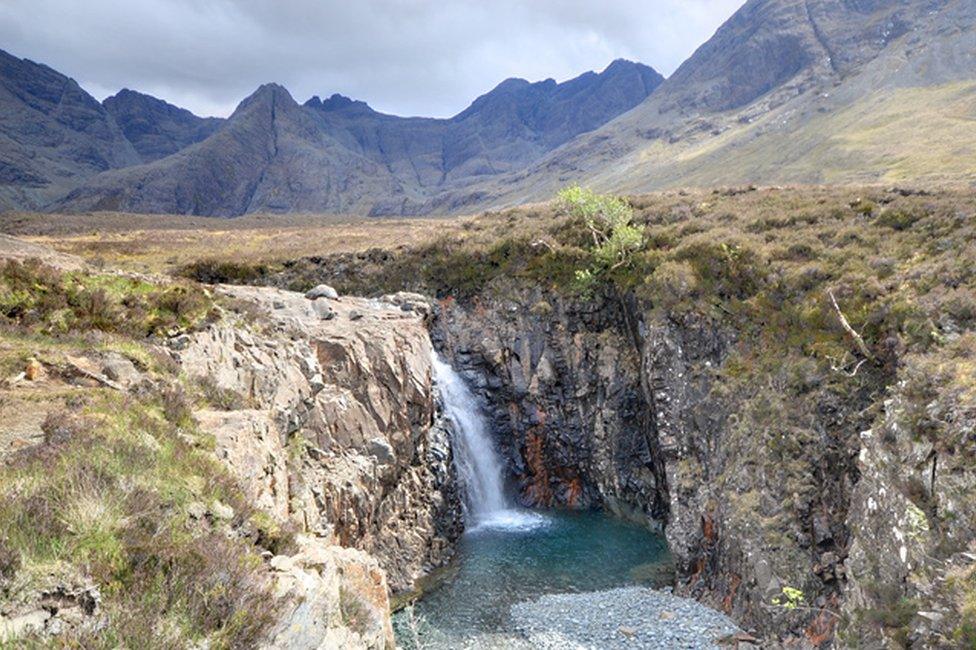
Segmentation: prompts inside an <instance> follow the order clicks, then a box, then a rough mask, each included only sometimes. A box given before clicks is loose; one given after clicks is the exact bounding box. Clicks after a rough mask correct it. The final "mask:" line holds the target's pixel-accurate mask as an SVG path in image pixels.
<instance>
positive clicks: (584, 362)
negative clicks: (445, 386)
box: [435, 287, 666, 526]
mask: <svg viewBox="0 0 976 650" xmlns="http://www.w3.org/2000/svg"><path fill="white" fill-rule="evenodd" d="M508 289H509V290H505V291H499V292H498V295H503V296H505V297H504V298H492V297H489V296H482V297H480V298H479V299H478V301H477V302H476V304H475V305H473V306H461V305H458V304H457V303H455V302H454V301H452V300H447V301H444V302H443V303H442V304H441V311H440V316H439V319H438V323H437V327H436V330H435V337H436V338H437V340H438V342H439V343H440V345H442V346H443V347H444V349H445V350H446V351H447V352H448V353H450V354H453V357H454V363H455V365H456V366H457V367H459V368H461V369H462V374H464V376H465V377H466V378H467V379H468V380H469V381H470V382H471V384H472V385H473V386H474V387H475V388H476V389H477V390H478V392H479V393H480V394H481V396H482V397H483V398H484V399H485V400H486V402H487V403H488V404H489V409H488V413H489V415H490V417H491V420H492V424H493V426H492V430H493V431H494V432H495V435H496V436H497V440H498V443H499V445H500V447H501V448H502V450H503V451H504V453H505V455H506V456H507V458H508V460H509V463H510V465H511V466H512V467H513V468H514V471H515V474H516V476H517V480H518V486H519V493H520V497H521V500H522V501H523V502H524V503H526V504H528V505H534V506H545V507H550V506H569V507H589V506H596V505H602V506H606V507H608V508H610V509H611V510H613V511H615V512H618V513H620V514H622V515H625V516H628V517H631V518H634V519H637V520H639V521H642V522H643V523H646V524H648V525H650V526H657V525H659V523H660V522H662V521H663V520H664V517H665V509H666V502H665V501H664V500H663V495H664V493H665V491H664V489H663V486H662V485H660V484H659V481H660V477H661V476H662V473H661V472H662V469H661V468H660V467H658V466H657V464H656V459H657V458H659V457H660V454H659V453H658V450H657V441H656V440H655V439H654V437H653V435H652V432H653V430H652V428H651V422H650V419H649V416H650V412H649V410H648V408H647V402H646V400H645V398H644V395H643V392H642V390H641V384H640V366H639V362H640V359H639V356H638V355H637V354H636V353H635V349H634V343H633V340H632V338H631V333H630V332H628V331H627V330H626V329H623V328H621V327H618V324H619V323H621V322H622V321H623V306H622V304H621V303H619V302H615V301H607V302H606V303H604V304H601V305H599V306H594V305H584V304H579V303H573V302H571V301H565V300H562V299H560V298H559V297H558V296H553V295H550V294H547V293H545V292H542V291H539V290H527V291H523V292H521V293H520V292H519V291H518V290H516V289H514V287H509V288H508Z"/></svg>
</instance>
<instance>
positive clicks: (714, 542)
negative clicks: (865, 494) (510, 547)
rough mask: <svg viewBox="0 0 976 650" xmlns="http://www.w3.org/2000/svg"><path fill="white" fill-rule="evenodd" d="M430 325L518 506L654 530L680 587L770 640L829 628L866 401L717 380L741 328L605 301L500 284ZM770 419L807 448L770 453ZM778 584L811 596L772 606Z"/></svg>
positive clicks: (813, 638)
mask: <svg viewBox="0 0 976 650" xmlns="http://www.w3.org/2000/svg"><path fill="white" fill-rule="evenodd" d="M436 332H437V336H436V340H437V341H438V342H439V343H440V344H441V345H444V346H445V347H446V348H447V349H448V350H452V351H453V353H454V357H455V362H456V363H457V364H458V365H459V366H460V367H462V368H465V369H467V370H468V371H469V372H468V375H469V378H470V379H471V380H472V382H473V383H474V384H475V385H476V386H477V387H478V388H479V390H480V393H481V395H482V396H483V398H484V399H485V400H486V402H487V403H488V404H489V412H490V414H491V416H492V418H493V421H494V424H495V428H494V430H495V431H496V432H497V434H498V436H499V438H498V443H499V445H500V446H501V447H502V448H503V449H505V450H506V453H507V456H508V458H509V460H510V462H511V466H512V468H513V472H514V474H515V475H516V478H517V480H518V481H519V486H520V488H521V495H522V498H523V500H524V501H525V502H527V503H530V504H538V505H559V506H571V507H573V506H587V505H599V506H603V507H606V508H608V509H610V510H613V511H615V512H618V513H621V514H623V515H625V516H629V517H631V518H636V519H638V520H641V521H643V522H644V523H646V524H647V525H649V526H655V527H656V526H663V527H664V532H665V535H666V537H667V539H668V543H669V547H670V550H671V552H672V554H673V556H674V559H675V563H676V568H677V571H678V591H679V593H682V594H685V595H693V596H695V597H698V598H699V599H701V600H703V601H705V602H706V603H708V604H710V605H712V606H714V607H716V608H718V609H721V610H723V611H725V612H727V613H729V614H731V615H732V616H733V617H734V618H735V619H736V620H737V621H739V622H740V623H742V624H744V625H745V626H747V627H749V628H751V629H753V630H755V631H757V632H759V633H760V634H762V635H764V636H768V637H770V638H777V637H781V635H783V634H785V635H786V636H789V635H790V632H789V631H795V630H797V629H801V630H803V636H804V637H806V641H805V642H812V643H814V644H815V645H816V644H817V643H820V642H821V641H823V640H826V639H830V638H832V635H833V633H834V631H835V627H836V623H837V620H836V614H831V612H832V611H833V610H834V609H836V606H837V603H838V602H839V601H840V597H841V587H842V585H843V583H844V580H845V577H846V576H845V573H844V571H845V569H844V566H843V562H844V557H845V556H846V544H847V543H848V540H849V538H848V534H847V529H846V526H845V517H846V516H847V505H848V500H849V498H850V486H851V484H852V483H853V472H854V471H855V470H854V463H853V456H852V454H851V452H850V448H849V445H850V439H851V438H852V437H856V432H857V431H858V430H859V426H863V424H864V417H865V416H864V414H863V413H862V411H863V410H864V408H865V406H866V402H865V401H861V398H862V397H863V396H859V395H857V394H855V396H854V397H852V398H849V399H840V398H839V397H838V396H837V395H832V394H831V392H830V391H829V390H823V391H810V392H809V398H808V399H804V400H802V401H795V402H792V403H790V404H787V403H785V402H782V401H777V400H778V399H781V398H780V397H779V395H778V393H777V391H776V389H775V385H776V383H777V382H780V381H786V380H787V379H786V378H785V377H779V376H778V375H776V374H775V373H774V374H773V375H771V378H770V386H769V387H766V386H753V385H737V384H734V383H729V382H728V381H727V380H723V381H721V382H719V381H718V369H719V368H720V367H721V366H722V363H723V361H724V360H725V359H726V357H727V356H728V354H729V351H730V350H731V349H732V348H733V346H734V345H735V343H736V335H735V333H734V331H732V330H730V329H726V328H725V327H723V326H721V325H719V324H718V323H716V322H712V321H707V320H702V319H700V318H699V317H691V316H688V317H686V318H685V319H684V320H681V319H678V318H675V317H672V316H668V315H665V314H662V313H661V312H659V311H655V310H654V309H653V308H652V307H651V306H650V305H642V304H640V303H638V302H635V301H633V300H632V299H621V298H619V297H616V296H609V295H608V296H605V297H602V298H599V299H597V300H594V301H585V300H574V299H572V298H567V297H565V296H563V297H561V296H559V295H556V294H550V293H546V292H542V291H540V290H538V289H528V288H522V289H518V288H516V287H515V286H510V285H508V284H504V283H502V284H499V283H497V282H496V283H495V284H494V285H493V286H492V287H491V289H490V290H488V291H485V292H483V293H482V294H481V295H479V296H478V297H477V298H475V299H474V300H473V301H472V302H470V303H465V304H463V305H459V304H458V303H454V302H452V301H447V302H445V303H443V304H442V309H441V313H440V316H439V319H438V322H437V327H436ZM757 404H766V405H767V406H766V408H769V409H770V411H769V412H768V413H758V412H755V409H756V408H758V407H757ZM777 426H789V427H792V428H791V442H790V444H791V445H800V446H801V447H802V449H800V448H796V449H790V450H789V451H787V450H785V449H783V448H780V447H779V446H778V445H781V444H783V443H782V442H781V441H779V440H778V439H773V438H775V437H776V434H775V433H774V431H775V428H776V427H777ZM824 430H827V431H830V432H831V433H830V434H825V433H818V431H824ZM763 432H767V433H763ZM769 435H772V436H773V438H769V437H768V436H769ZM784 587H787V588H795V589H798V590H800V591H801V592H802V593H803V594H804V599H805V600H804V602H805V603H806V605H804V607H803V608H801V609H799V610H793V609H787V608H783V607H777V606H775V605H774V604H773V601H774V600H775V599H776V598H781V597H782V590H783V588H784ZM811 620H812V622H811Z"/></svg>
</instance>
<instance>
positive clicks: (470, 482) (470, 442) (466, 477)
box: [434, 352, 510, 519]
mask: <svg viewBox="0 0 976 650" xmlns="http://www.w3.org/2000/svg"><path fill="white" fill-rule="evenodd" d="M434 378H435V379H436V381H437V386H438V387H439V388H440V391H441V399H442V400H443V402H444V415H446V416H447V418H448V419H449V420H450V421H451V424H452V425H453V427H452V429H453V432H454V438H453V440H452V442H453V443H454V445H453V446H454V465H455V467H456V468H457V473H458V478H459V479H460V481H461V485H462V486H463V488H464V504H465V507H466V508H467V511H468V513H469V514H470V515H472V516H473V517H474V518H475V519H482V518H484V516H485V515H487V514H489V513H492V512H499V511H502V510H507V509H508V508H509V507H510V504H509V503H508V502H507V500H506V499H505V491H504V483H503V482H502V463H501V460H500V459H499V458H498V454H497V453H496V452H495V448H494V445H492V444H491V438H490V437H489V436H488V430H487V429H488V428H487V426H486V424H485V418H484V416H483V414H482V413H481V408H480V407H479V406H478V400H477V399H476V398H475V396H474V394H473V393H472V392H471V389H470V388H468V386H467V384H465V383H464V380H463V379H461V377H460V375H458V374H457V373H456V372H454V369H453V368H451V366H450V365H448V364H447V363H446V362H444V361H443V360H442V359H441V358H440V357H439V356H438V355H437V353H436V352H435V353H434Z"/></svg>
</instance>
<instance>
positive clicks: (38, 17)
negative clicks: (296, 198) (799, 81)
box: [0, 0, 744, 117]
mask: <svg viewBox="0 0 976 650" xmlns="http://www.w3.org/2000/svg"><path fill="white" fill-rule="evenodd" d="M743 1H744V0H604V1H603V2H597V1H594V0H561V1H557V0H479V1H475V0H453V1H448V0H439V1H434V0H345V1H340V0H2V1H0V49H4V50H7V51H8V52H10V53H11V54H13V55H15V56H19V57H24V58H29V59H31V60H33V61H37V62H39V63H44V64H47V65H49V66H51V67H52V68H54V69H55V70H57V71H59V72H62V73H64V74H66V75H68V76H70V77H73V78H74V79H75V80H77V81H78V83H80V84H81V86H82V87H83V88H85V90H87V91H88V92H90V93H91V94H93V95H95V97H97V98H98V99H103V98H104V97H106V96H108V95H111V94H114V93H115V92H117V91H118V90H120V89H121V88H130V89H132V90H138V91H141V92H145V93H149V94H151V95H154V96H156V97H159V98H161V99H165V100H166V101H169V102H171V103H173V104H176V105H178V106H182V107H184V108H188V109H190V110H191V111H193V112H194V113H197V114H198V115H217V116H226V115H229V114H230V113H231V112H233V110H234V107H235V106H236V105H237V104H238V103H239V102H240V101H241V100H242V99H243V98H244V97H246V96H247V95H249V94H251V93H252V92H253V91H254V90H255V89H256V88H257V87H258V86H259V85H261V84H262V83H266V82H271V81H273V82H277V83H280V84H282V85H284V86H285V87H286V88H288V90H289V91H290V92H291V94H292V96H294V98H295V99H296V100H298V101H299V102H304V101H305V100H306V99H308V98H309V97H311V96H312V95H319V96H321V97H323V98H324V97H327V96H329V95H331V94H333V93H336V92H337V93H341V94H343V95H347V96H349V97H352V98H354V99H360V100H363V101H366V102H368V103H369V104H370V105H371V106H372V107H373V108H374V109H376V110H380V111H383V112H386V113H392V114H396V115H422V116H430V117H449V116H451V115H454V114H456V113H458V112H460V111H461V110H463V109H464V108H465V107H467V106H468V104H470V103H471V101H472V100H473V99H474V98H475V97H477V96H478V95H481V94H483V93H485V92H487V91H488V90H490V89H491V88H493V87H494V86H495V85H497V84H498V83H499V82H500V81H502V80H503V79H506V78H508V77H523V78H526V79H529V80H531V81H538V80H542V79H546V78H549V77H552V78H554V79H556V80H557V81H564V80H566V79H570V78H572V77H575V76H577V75H579V74H581V73H583V72H585V71H587V70H597V71H599V70H602V69H603V68H605V67H606V66H607V65H608V64H609V63H610V62H611V61H612V60H614V59H616V58H625V59H630V60H633V61H640V62H641V63H645V64H647V65H650V66H652V67H654V68H655V69H656V70H658V71H659V72H661V73H662V74H664V75H665V76H668V75H670V74H671V73H672V72H674V70H675V69H676V68H677V67H678V66H679V65H680V64H681V63H682V61H684V60H685V59H686V58H687V57H688V56H689V55H690V54H691V53H692V52H693V51H694V50H695V49H696V48H697V47H698V46H699V45H701V44H702V43H703V42H704V41H705V40H707V39H708V38H709V37H710V36H711V35H712V34H713V33H714V32H715V30H716V29H717V28H718V27H719V25H721V23H722V22H724V21H725V20H726V19H727V18H728V17H729V16H731V15H732V13H734V12H735V10H736V9H737V8H738V7H739V6H740V5H741V4H742V3H743Z"/></svg>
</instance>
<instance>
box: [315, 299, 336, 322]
mask: <svg viewBox="0 0 976 650" xmlns="http://www.w3.org/2000/svg"><path fill="white" fill-rule="evenodd" d="M312 309H313V310H315V313H316V315H318V317H319V318H321V319H322V320H332V319H333V318H335V317H336V312H335V309H333V308H332V306H331V305H329V303H328V301H327V300H326V299H324V298H319V299H316V300H315V302H313V303H312Z"/></svg>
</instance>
